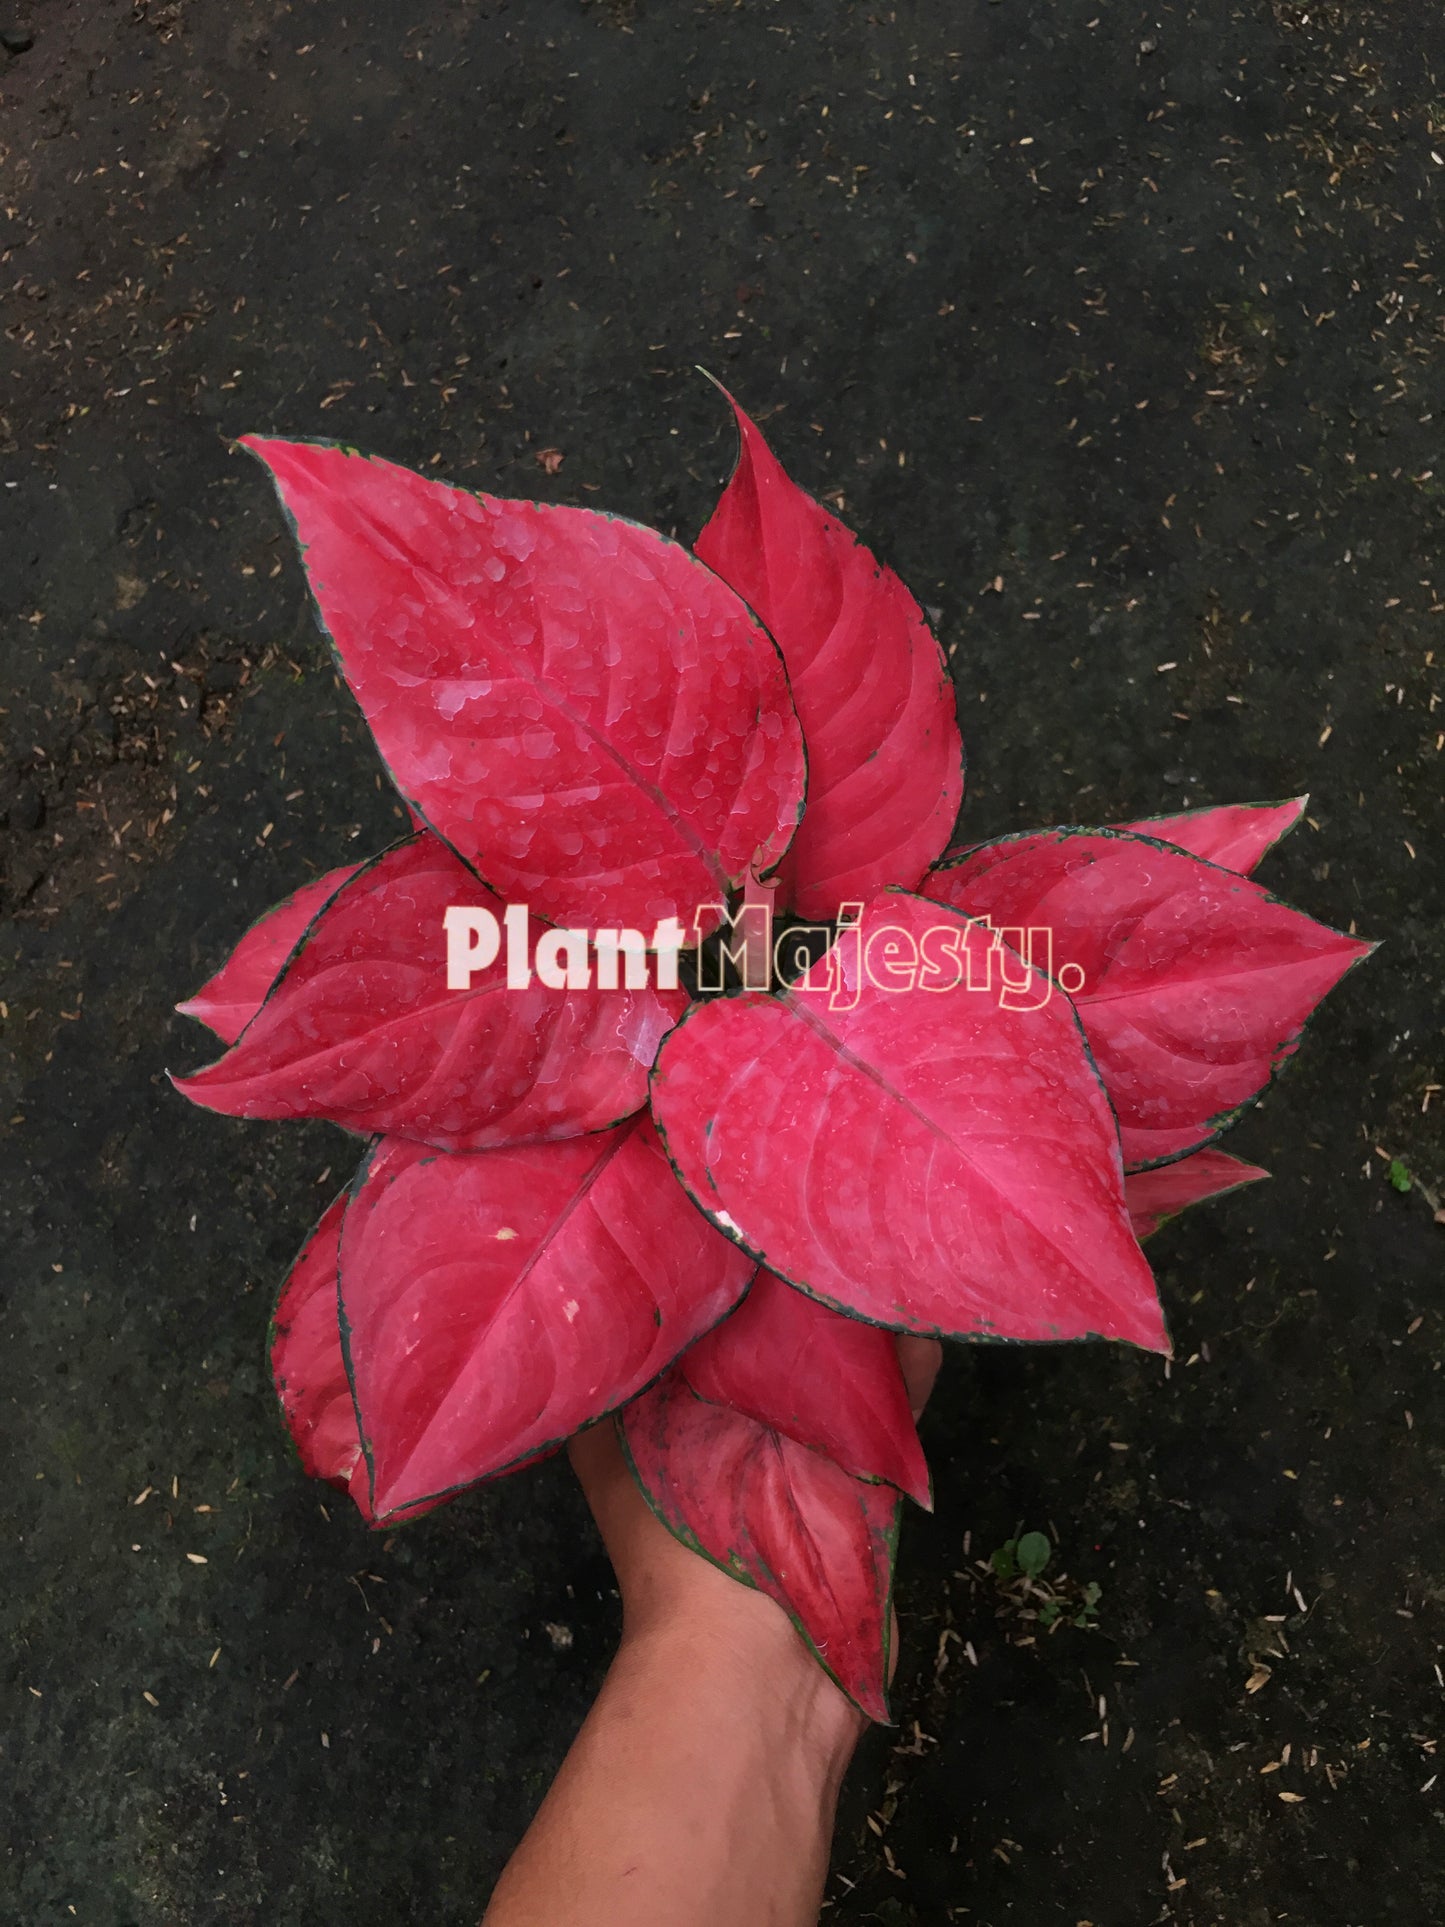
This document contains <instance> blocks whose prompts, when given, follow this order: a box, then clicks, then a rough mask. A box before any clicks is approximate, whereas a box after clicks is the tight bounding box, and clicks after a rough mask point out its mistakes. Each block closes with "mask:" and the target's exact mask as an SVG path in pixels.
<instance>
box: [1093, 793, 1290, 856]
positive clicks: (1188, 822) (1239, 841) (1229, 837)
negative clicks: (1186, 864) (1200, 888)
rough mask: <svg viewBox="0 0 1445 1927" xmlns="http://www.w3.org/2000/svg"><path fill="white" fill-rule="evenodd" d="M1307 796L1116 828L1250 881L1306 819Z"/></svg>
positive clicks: (1220, 807) (1228, 806) (1225, 805)
mask: <svg viewBox="0 0 1445 1927" xmlns="http://www.w3.org/2000/svg"><path fill="white" fill-rule="evenodd" d="M1309 800H1310V799H1309V793H1308V791H1306V793H1305V794H1304V795H1303V796H1295V797H1291V798H1290V799H1289V800H1288V801H1287V802H1284V803H1223V804H1220V805H1218V806H1216V807H1214V808H1209V809H1199V810H1181V811H1178V812H1176V813H1175V814H1174V815H1172V816H1150V817H1144V818H1141V819H1140V821H1139V822H1137V823H1121V824H1118V825H1116V826H1115V827H1116V828H1118V829H1121V830H1125V831H1131V832H1133V833H1134V834H1135V835H1137V836H1151V837H1154V838H1156V839H1157V840H1158V841H1159V842H1161V843H1169V844H1172V845H1173V846H1174V847H1175V848H1176V849H1180V850H1187V851H1188V852H1189V853H1190V854H1191V855H1192V856H1197V857H1201V858H1203V859H1204V860H1205V861H1206V862H1208V863H1217V864H1218V865H1219V866H1220V868H1221V869H1224V870H1233V871H1235V872H1236V873H1237V874H1238V875H1240V876H1248V875H1249V874H1250V872H1251V871H1252V870H1254V869H1255V868H1256V867H1257V866H1258V864H1259V863H1260V862H1261V860H1262V859H1263V858H1264V857H1265V856H1267V855H1268V853H1269V852H1270V851H1271V850H1272V849H1273V848H1274V846H1275V844H1276V843H1278V842H1280V841H1281V840H1282V839H1283V838H1284V837H1286V836H1287V835H1288V834H1289V832H1290V831H1291V830H1292V829H1293V828H1294V826H1295V824H1296V823H1298V822H1299V820H1300V818H1301V816H1303V815H1304V812H1305V808H1306V806H1307V805H1308V803H1309Z"/></svg>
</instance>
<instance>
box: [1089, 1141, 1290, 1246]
mask: <svg viewBox="0 0 1445 1927" xmlns="http://www.w3.org/2000/svg"><path fill="white" fill-rule="evenodd" d="M1268 1176H1269V1173H1268V1171H1263V1170H1261V1169H1260V1167H1259V1166H1258V1165H1257V1164H1245V1163H1243V1162H1242V1161H1241V1160H1240V1159H1239V1158H1232V1157H1230V1156H1228V1154H1227V1153H1226V1152H1224V1151H1214V1150H1206V1151H1196V1152H1195V1153H1194V1155H1193V1156H1192V1157H1187V1158H1180V1159H1179V1161H1178V1162H1177V1163H1176V1164H1159V1165H1156V1166H1155V1167H1154V1169H1153V1170H1151V1171H1131V1172H1130V1174H1129V1175H1128V1177H1126V1178H1125V1180H1124V1196H1125V1198H1126V1200H1127V1201H1128V1205H1129V1217H1130V1219H1131V1221H1132V1223H1133V1226H1134V1236H1135V1237H1136V1238H1138V1239H1139V1240H1140V1241H1141V1242H1142V1240H1143V1239H1145V1238H1152V1237H1153V1235H1154V1233H1155V1232H1156V1231H1157V1230H1158V1229H1159V1227H1160V1225H1162V1224H1167V1223H1168V1221H1169V1220H1170V1218H1172V1217H1175V1216H1177V1214H1178V1213H1179V1212H1181V1211H1183V1210H1184V1208H1185V1207H1186V1206H1187V1205H1191V1204H1199V1203H1201V1202H1202V1201H1203V1200H1204V1199H1205V1198H1222V1197H1223V1196H1224V1194H1225V1192H1226V1191H1237V1190H1239V1188H1240V1186H1241V1185H1245V1184H1257V1183H1258V1182H1259V1180H1260V1179H1261V1178H1267V1177H1268Z"/></svg>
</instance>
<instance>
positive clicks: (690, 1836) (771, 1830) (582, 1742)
mask: <svg viewBox="0 0 1445 1927" xmlns="http://www.w3.org/2000/svg"><path fill="white" fill-rule="evenodd" d="M898 1352H899V1362H900V1364H901V1365H902V1368H903V1374H904V1379H905V1381H906V1383H907V1385H908V1392H909V1400H910V1403H911V1404H912V1406H913V1410H914V1416H915V1417H916V1416H917V1415H918V1414H919V1413H920V1412H921V1411H922V1409H923V1406H924V1403H925V1402H926V1400H927V1398H928V1395H929V1392H930V1391H931V1390H932V1387H933V1381H934V1378H935V1376H936V1375H937V1372H938V1364H939V1358H940V1355H941V1354H940V1348H939V1346H938V1344H937V1342H936V1341H935V1340H932V1339H921V1338H906V1337H905V1338H900V1339H899V1340H898ZM568 1449H569V1453H570V1456H571V1459H572V1464H573V1466H574V1468H575V1469H576V1472H577V1475H578V1477H579V1479H580V1480H581V1482H582V1487H583V1490H584V1491H585V1492H586V1495H587V1500H588V1503H589V1504H590V1506H591V1508H592V1512H593V1516H594V1517H595V1518H596V1520H597V1524H598V1527H599V1528H600V1530H601V1533H602V1537H603V1540H604V1542H605V1543H606V1546H607V1550H608V1553H609V1554H610V1556H611V1559H612V1564H613V1567H614V1569H615V1571H616V1573H617V1583H618V1587H619V1590H620V1592H621V1595H622V1640H621V1644H620V1645H619V1647H618V1651H617V1655H616V1657H615V1659H614V1660H613V1662H612V1665H611V1668H610V1669H609V1671H608V1674H607V1677H606V1679H605V1681H604V1682H603V1686H602V1690H601V1692H600V1693H599V1694H598V1697H597V1700H596V1703H595V1704H594V1705H593V1707H592V1710H591V1712H590V1713H589V1714H588V1716H587V1719H586V1720H585V1721H584V1723H583V1726H582V1730H581V1731H580V1733H579V1734H578V1736H577V1738H576V1740H575V1741H574V1742H573V1745H572V1748H571V1750H570V1752H569V1753H568V1755H567V1758H566V1759H565V1760H564V1762H563V1764H562V1768H561V1771H560V1772H559V1773H558V1775H557V1778H556V1780H555V1781H554V1782H553V1785H552V1787H551V1789H550V1791H549V1792H548V1794H547V1797H546V1799H545V1800H544V1801H543V1803H542V1806H541V1808H540V1809H539V1810H538V1813H537V1816H536V1818H535V1819H534V1820H533V1822H532V1825H531V1827H530V1828H529V1829H528V1831H527V1834H526V1836H525V1838H524V1839H523V1841H522V1843H521V1845H520V1846H519V1847H518V1849H517V1851H516V1853H515V1854H514V1855H513V1857H512V1859H511V1861H510V1862H509V1863H508V1865H507V1867H506V1869H505V1871H504V1872H503V1875H502V1878H501V1880H500V1881H499V1882H498V1885H497V1888H496V1891H495V1893H494V1894H493V1896H492V1901H491V1905H490V1906H489V1907H488V1909H487V1913H486V1916H485V1922H484V1927H815V1923H816V1921H817V1918H818V1908H819V1904H820V1902H821V1899H822V1894H823V1883H824V1880H825V1877H826V1874H827V1868H828V1853H829V1848H830V1845H831V1842H832V1833H833V1819H834V1813H835V1810H836V1806H837V1799H838V1792H839V1789H840V1787H841V1785H842V1782H843V1775H844V1772H845V1771H846V1769H847V1765H848V1762H849V1760H850V1758H851V1757H852V1754H853V1750H854V1748H855V1747H856V1745H857V1743H858V1740H859V1737H860V1736H861V1734H862V1733H863V1731H864V1729H865V1728H866V1726H867V1721H866V1720H865V1718H864V1717H863V1715H862V1714H861V1713H860V1712H859V1711H858V1710H857V1708H856V1707H855V1706H853V1704H852V1703H851V1701H849V1700H848V1699H847V1698H846V1697H845V1695H844V1694H843V1693H842V1692H841V1691H840V1690H839V1689H838V1687H836V1686H835V1685H834V1684H833V1682H832V1681H831V1680H830V1679H829V1678H828V1676H827V1675H826V1674H825V1673H824V1672H823V1670H822V1668H821V1667H820V1666H819V1665H818V1663H817V1661H816V1660H815V1659H814V1658H813V1656H812V1654H811V1653H810V1652H809V1651H808V1650H807V1648H806V1647H805V1646H804V1644H803V1642H802V1640H801V1639H800V1638H799V1636H798V1634H797V1633H796V1631H795V1630H794V1628H793V1626H792V1623H791V1622H790V1621H789V1619H788V1617H787V1615H786V1614H785V1613H784V1612H783V1610H782V1608H781V1607H780V1606H778V1605H777V1604H776V1603H775V1602H774V1601H773V1600H771V1599H769V1598H767V1597H766V1595H765V1594H763V1593H759V1592H755V1591H753V1590H752V1589H751V1588H750V1587H747V1586H744V1585H741V1584H740V1583H739V1582H738V1581H737V1580H735V1579H732V1578H730V1577H729V1576H728V1575H727V1574H726V1573H723V1572H720V1571H719V1570H718V1569H717V1568H716V1567H715V1566H712V1565H710V1564H709V1563H708V1562H707V1561H706V1560H705V1559H702V1558H699V1557H698V1555H697V1554H696V1553H694V1552H691V1551H689V1549H688V1548H687V1547H686V1546H684V1545H682V1544H681V1543H680V1542H679V1541H678V1540H677V1539H675V1538H674V1537H673V1536H672V1534H671V1533H670V1532H669V1531H668V1530H667V1528H666V1526H664V1525H663V1524H662V1523H661V1521H660V1520H659V1519H657V1518H656V1517H655V1516H654V1514H653V1513H652V1511H651V1509H650V1508H649V1506H648V1505H647V1502H646V1500H645V1499H644V1498H643V1497H642V1494H641V1493H640V1492H639V1491H638V1489H637V1485H636V1482H635V1481H634V1479H633V1477H632V1475H631V1473H630V1472H629V1471H628V1469H627V1465H626V1462H625V1460H624V1459H623V1456H622V1451H621V1447H620V1446H619V1445H618V1442H617V1437H616V1433H615V1430H614V1428H613V1427H612V1425H611V1424H610V1423H604V1424H601V1425H596V1426H593V1427H592V1428H591V1429H590V1430H588V1431H586V1432H583V1433H580V1434H579V1435H578V1437H577V1438H575V1439H574V1440H573V1441H572V1443H571V1445H570V1446H569V1448H568ZM897 1645H898V1641H897V1623H896V1621H895V1623H894V1639H893V1641H892V1647H893V1652H894V1655H895V1663H896V1654H897Z"/></svg>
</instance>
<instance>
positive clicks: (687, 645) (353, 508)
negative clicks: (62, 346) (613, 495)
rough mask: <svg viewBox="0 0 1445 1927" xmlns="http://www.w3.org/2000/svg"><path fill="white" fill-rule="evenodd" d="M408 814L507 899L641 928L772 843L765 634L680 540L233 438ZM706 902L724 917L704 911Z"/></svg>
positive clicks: (775, 790) (365, 460)
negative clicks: (290, 540) (292, 546)
mask: <svg viewBox="0 0 1445 1927" xmlns="http://www.w3.org/2000/svg"><path fill="white" fill-rule="evenodd" d="M248 439H249V441H250V442H251V445H252V446H253V451H254V452H255V453H257V454H258V455H259V456H260V457H261V459H262V460H264V461H265V462H266V464H267V466H268V467H269V468H270V469H271V472H272V474H273V476H274V477H275V480H276V485H277V488H278V490H279V491H280V494H281V498H282V501H283V504H284V505H285V507H286V509H287V511H288V512H289V514H290V515H291V517H292V519H293V520H294V523H295V527H296V534H297V538H298V541H299V542H300V544H301V548H302V554H303V560H304V563H305V566H306V571H307V575H308V578H309V580H310V584H311V589H312V593H313V595H314V597H315V600H316V604H317V608H318V610H319V612H320V616H321V620H322V624H323V626H324V628H325V629H326V631H327V633H328V634H329V635H330V638H331V641H332V643H333V645H334V647H335V650H336V654H337V658H338V661H339V663H340V667H341V670H342V673H343V674H344V676H345V678H346V680H347V683H348V684H349V686H350V688H351V690H352V693H353V695H354V696H355V697H356V700H357V702H358V703H359V705H360V707H361V710H362V713H363V714H364V715H365V717H366V720H367V722H368V724H369V725H370V727H371V731H372V734H373V736H374V737H375V739H376V743H377V747H378V749H379V750H380V752H381V755H382V757H383V759H384V761H385V762H386V764H387V766H388V768H389V770H390V772H391V774H392V777H393V779H394V781H395V783H396V785H397V788H398V790H399V791H400V792H401V794H402V796H403V798H404V799H405V800H406V802H407V803H408V805H409V806H411V807H412V808H414V809H415V810H416V811H417V812H419V813H420V815H421V816H422V817H423V818H424V819H425V821H426V822H427V823H428V824H430V825H431V827H432V828H433V829H434V830H435V831H436V832H437V834H438V835H439V836H441V837H442V838H443V839H444V840H445V841H446V842H447V843H448V844H449V845H450V847H451V848H452V849H453V850H455V851H456V853H457V854H458V856H460V857H461V858H462V860H463V861H464V862H466V863H468V864H469V865H471V866H473V867H474V868H475V869H476V871H477V873H478V874H479V875H481V876H484V877H485V879H486V881H487V882H488V883H489V884H490V885H491V886H492V887H493V888H494V889H495V890H497V891H498V893H499V894H501V895H503V896H505V897H506V898H508V899H509V900H511V901H518V902H526V903H529V904H530V905H531V906H532V908H533V910H534V911H536V913H537V914H538V915H539V916H543V917H545V918H547V919H548V920H549V921H550V922H553V923H557V924H562V925H578V924H590V925H592V926H594V927H595V926H622V927H626V928H636V929H640V930H641V931H642V932H643V933H644V935H646V936H648V937H651V935H652V933H653V931H654V930H655V928H656V926H657V924H658V923H659V922H660V921H661V920H662V919H664V918H666V917H668V916H676V917H678V918H679V919H681V921H682V922H683V924H684V927H687V928H690V927H691V925H692V921H693V916H694V912H695V910H696V909H697V908H698V906H699V905H704V906H706V905H710V904H713V903H715V902H718V901H720V900H721V899H722V898H725V897H726V896H727V895H728V893H729V892H730V891H731V890H733V889H735V888H736V887H737V886H738V885H739V884H740V883H741V881H742V878H743V874H744V872H745V870H746V867H747V864H748V862H749V860H750V859H751V858H752V857H753V855H754V853H755V852H757V851H762V852H763V853H764V861H765V863H766V865H767V867H769V868H771V867H773V866H775V865H776V864H777V863H778V862H779V861H780V860H781V858H782V856H783V855H784V853H785V851H786V849H787V846H788V843H789V841H790V840H791V838H792V836H793V833H794V831H795V829H796V827H797V822H798V817H799V814H800V812H801V808H802V799H803V784H804V766H803V747H802V735H801V730H800V728H799V725H798V719H797V716H796V714H795V712H794V709H793V704H792V698H791V696H790V694H789V691H788V686H787V677H786V675H785V673H784V670H783V665H782V662H781V660H780V658H779V656H778V652H777V650H776V648H775V647H774V645H773V642H772V640H771V638H770V637H769V636H768V635H767V634H766V632H765V631H764V630H763V629H762V628H761V627H760V625H759V623H758V622H757V620H756V618H755V617H754V616H753V614H752V612H751V611H750V610H749V609H748V608H747V607H746V606H745V605H744V603H743V602H742V601H741V600H740V599H739V597H738V596H737V595H736V594H734V592H733V591H732V590H730V589H729V588H728V587H727V585H726V584H725V583H723V582H722V581H720V580H719V579H718V577H717V576H716V575H715V574H714V573H713V572H712V571H710V570H709V569H707V568H705V567H704V566H703V565H702V564H701V563H700V562H699V561H698V560H697V559H696V558H695V557H694V556H693V555H691V554H690V553H689V551H688V550H686V549H685V548H683V547H681V546H680V545H679V544H678V543H675V542H672V541H670V540H668V539H667V538H666V537H664V536H662V535H659V534H658V533H657V532H656V531H655V530H652V529H646V528H642V527H640V526H639V525H638V524H636V523H633V522H628V521H625V520H623V519H622V518H621V517H618V516H608V515H603V514H598V513H596V512H594V511H592V510H589V509H578V508H570V507H566V506H562V505H558V504H539V503H534V502H525V501H512V500H504V499H502V498H499V497H495V496H489V495H479V494H472V493H469V492H468V491H466V490H464V489H459V488H453V487H449V486H448V485H446V484H444V483H442V482H438V481H432V480H430V479H428V478H426V477H423V476H420V475H415V474H413V473H412V472H411V471H410V470H408V469H404V468H400V467H398V466H397V465H395V464H394V463H391V462H386V461H382V460H380V459H377V458H375V457H363V456H360V455H356V454H354V453H351V452H348V451H346V450H343V449H340V448H336V447H334V446H331V445H328V444H324V443H315V442H280V441H272V440H270V439H265V440H262V439H260V438H248ZM719 914H720V913H719Z"/></svg>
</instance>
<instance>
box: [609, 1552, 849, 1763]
mask: <svg viewBox="0 0 1445 1927" xmlns="http://www.w3.org/2000/svg"><path fill="white" fill-rule="evenodd" d="M709 1577H711V1578H712V1579H714V1580H716V1581H717V1582H718V1585H719V1586H720V1587H721V1588H724V1589H725V1590H723V1591H721V1592H713V1591H712V1590H711V1589H709V1594H708V1596H706V1597H704V1598H702V1599H699V1598H697V1597H694V1598H693V1599H692V1600H691V1602H690V1605H689V1609H688V1610H685V1611H677V1612H670V1613H662V1614H654V1615H650V1616H648V1617H647V1618H646V1619H645V1620H644V1621H642V1623H640V1624H635V1625H633V1626H632V1627H629V1628H628V1629H627V1631H626V1632H625V1633H624V1639H623V1652H624V1653H626V1654H628V1655H629V1656H631V1657H634V1658H635V1659H637V1660H640V1661H641V1662H642V1663H643V1664H644V1665H648V1666H652V1665H656V1666H657V1667H658V1668H659V1669H661V1670H662V1671H663V1672H664V1673H665V1674H666V1675H668V1676H669V1677H671V1678H673V1679H676V1680H687V1681H688V1682H690V1685H691V1688H692V1690H695V1691H697V1692H698V1693H700V1694H703V1695H705V1696H706V1697H707V1698H708V1699H709V1700H710V1701H711V1702H712V1704H713V1706H714V1709H715V1716H716V1717H717V1718H718V1719H719V1720H721V1721H722V1722H724V1723H725V1724H727V1725H728V1726H735V1725H741V1726H743V1727H745V1728H746V1729H747V1730H749V1731H750V1732H752V1733H754V1734H755V1735H757V1737H758V1739H759V1740H760V1742H761V1743H762V1744H763V1745H764V1746H765V1748H766V1750H767V1751H768V1753H769V1755H770V1756H771V1757H772V1758H774V1759H777V1758H782V1759H787V1760H791V1761H793V1762H794V1763H795V1764H796V1765H797V1766H798V1767H799V1768H801V1769H802V1770H803V1771H804V1772H806V1773H807V1775H808V1777H809V1778H810V1780H811V1781H812V1782H814V1783H815V1784H816V1785H817V1786H818V1787H819V1789H820V1790H822V1791H824V1792H825V1793H827V1794H828V1795H829V1796H833V1795H836V1793H837V1789H838V1786H839V1785H840V1784H841V1782H842V1778H843V1775H844V1772H845V1771H846V1769H847V1766H848V1762H849V1760H850V1759H851V1758H852V1756H853V1752H854V1750H855V1748H856V1747H857V1745H858V1741H859V1739H860V1738H861V1737H862V1734H863V1732H864V1731H865V1729H866V1728H867V1725H868V1721H867V1718H866V1716H865V1715H864V1714H862V1713H861V1712H859V1710H858V1708H857V1707H856V1706H855V1705H854V1704H853V1702H852V1701H851V1700H850V1699H849V1698H848V1696H847V1694H846V1693H844V1692H843V1690H842V1689H841V1687H839V1686H838V1685H837V1684H836V1683H835V1682H834V1681H833V1680H832V1679H831V1678H830V1677H829V1675H828V1674H827V1673H826V1672H825V1671H824V1670H823V1667H822V1666H821V1665H820V1664H819V1662H818V1660H817V1658H816V1656H815V1655H814V1653H813V1652H812V1651H811V1649H810V1648H809V1647H808V1646H807V1645H806V1643H805V1642H804V1640H803V1638H802V1636H801V1635H800V1634H799V1633H798V1631H797V1630H796V1628H795V1627H794V1625H793V1623H792V1621H791V1620H790V1619H789V1618H788V1616H787V1614H786V1613H785V1612H784V1611H783V1609H782V1607H781V1606H779V1605H778V1604H777V1603H776V1602H775V1601H774V1600H772V1599H769V1598H768V1597H767V1595H766V1594H764V1593H760V1592H757V1591H755V1590H754V1589H753V1588H752V1587H748V1586H744V1585H742V1584H741V1583H740V1582H739V1581H737V1580H734V1579H731V1578H728V1577H727V1576H726V1575H725V1574H722V1573H719V1572H717V1571H716V1570H715V1569H709Z"/></svg>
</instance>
